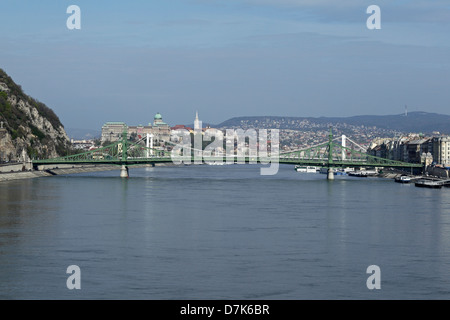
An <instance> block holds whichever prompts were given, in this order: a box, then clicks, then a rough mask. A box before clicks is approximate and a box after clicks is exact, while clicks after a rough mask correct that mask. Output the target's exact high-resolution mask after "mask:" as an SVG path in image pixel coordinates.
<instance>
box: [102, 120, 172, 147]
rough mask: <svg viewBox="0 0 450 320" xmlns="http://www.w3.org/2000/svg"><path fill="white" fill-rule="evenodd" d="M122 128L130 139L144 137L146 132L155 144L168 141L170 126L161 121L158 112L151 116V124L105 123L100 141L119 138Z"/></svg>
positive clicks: (111, 140) (110, 140)
mask: <svg viewBox="0 0 450 320" xmlns="http://www.w3.org/2000/svg"><path fill="white" fill-rule="evenodd" d="M124 130H126V131H127V133H128V138H129V139H130V138H131V139H132V140H134V139H142V138H145V137H146V135H147V133H148V134H151V135H153V141H154V143H155V146H158V145H160V144H161V143H163V142H164V141H170V126H169V125H168V124H167V123H165V122H164V121H163V118H162V115H161V114H160V113H159V112H158V113H157V114H155V117H154V118H153V125H152V124H151V123H149V124H148V126H142V125H138V126H127V125H126V124H125V123H124V122H107V123H105V124H104V125H103V127H102V139H101V141H102V143H104V142H113V141H117V140H120V139H121V137H122V133H123V131H124Z"/></svg>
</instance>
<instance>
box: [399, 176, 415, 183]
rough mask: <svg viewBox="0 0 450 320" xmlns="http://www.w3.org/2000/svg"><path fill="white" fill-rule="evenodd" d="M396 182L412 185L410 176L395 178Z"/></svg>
mask: <svg viewBox="0 0 450 320" xmlns="http://www.w3.org/2000/svg"><path fill="white" fill-rule="evenodd" d="M395 182H398V183H410V182H411V178H410V177H408V176H400V177H396V178H395Z"/></svg>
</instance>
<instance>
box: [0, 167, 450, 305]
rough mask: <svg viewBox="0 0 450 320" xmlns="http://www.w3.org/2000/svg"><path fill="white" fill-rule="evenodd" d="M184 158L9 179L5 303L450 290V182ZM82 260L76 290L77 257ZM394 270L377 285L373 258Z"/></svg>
mask: <svg viewBox="0 0 450 320" xmlns="http://www.w3.org/2000/svg"><path fill="white" fill-rule="evenodd" d="M259 173H260V172H259V166H258V165H224V166H208V165H200V166H184V167H169V166H168V167H154V168H136V169H130V178H129V179H121V178H119V172H118V171H107V172H97V173H85V174H74V175H67V176H54V177H42V178H35V179H28V180H17V181H10V182H2V183H0V298H2V299H152V300H171V299H280V300H281V299H283V300H300V299H449V298H450V189H449V188H443V189H440V190H435V189H423V188H416V187H414V185H402V184H397V183H394V182H393V180H389V179H382V178H355V177H336V179H335V180H334V181H327V180H326V175H323V174H319V173H317V174H306V173H297V172H295V171H294V170H293V167H292V166H288V165H281V166H280V170H279V172H278V174H276V175H273V176H261V175H260V174H259ZM71 265H77V266H78V267H79V268H80V275H81V276H80V283H81V289H79V290H77V289H74V290H69V289H68V288H67V286H66V281H67V279H68V277H69V276H70V274H68V273H66V271H67V267H68V266H71ZM371 265H376V266H378V267H379V269H380V274H379V275H380V277H379V283H380V284H381V288H380V289H373V290H369V289H368V287H367V285H366V281H367V279H368V278H369V277H370V276H371V274H370V273H367V268H368V267H369V266H371Z"/></svg>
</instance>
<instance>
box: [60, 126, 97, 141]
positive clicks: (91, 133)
mask: <svg viewBox="0 0 450 320" xmlns="http://www.w3.org/2000/svg"><path fill="white" fill-rule="evenodd" d="M66 132H67V135H68V136H69V138H70V139H75V140H90V139H95V138H100V137H101V135H102V132H101V131H99V130H91V129H80V128H66Z"/></svg>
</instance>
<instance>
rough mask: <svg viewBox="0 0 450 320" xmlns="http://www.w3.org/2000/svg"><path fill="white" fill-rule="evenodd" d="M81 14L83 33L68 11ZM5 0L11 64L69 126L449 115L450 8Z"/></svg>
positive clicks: (5, 55)
mask: <svg viewBox="0 0 450 320" xmlns="http://www.w3.org/2000/svg"><path fill="white" fill-rule="evenodd" d="M71 4H76V5H78V6H79V7H80V8H81V30H68V28H67V27H66V20H67V18H68V17H69V14H67V13H66V9H67V7H68V6H69V5H71ZM372 4H374V3H372V2H369V1H362V2H361V3H358V4H354V3H352V2H351V1H344V2H342V1H341V2H340V3H339V5H336V4H334V3H333V2H332V1H326V0H322V1H294V0H285V1H271V0H259V1H254V0H241V1H237V0H236V1H219V0H217V1H208V2H206V1H198V0H197V1H194V0H192V1H191V0H189V1H171V2H170V4H168V3H164V2H158V1H133V3H132V4H128V5H125V4H124V3H121V2H96V3H90V2H88V1H84V0H81V1H76V3H71V2H68V1H62V2H56V1H49V0H47V1H40V2H39V3H33V2H32V1H27V0H25V1H21V2H20V4H19V3H17V1H5V2H4V3H3V4H2V5H3V7H2V13H3V15H2V30H3V31H4V32H3V33H2V35H0V41H2V43H3V45H2V46H1V48H0V61H2V65H1V66H0V67H1V68H3V69H4V70H5V71H6V72H7V73H8V74H9V75H11V76H12V78H13V79H15V81H17V83H19V84H20V85H22V87H23V89H24V91H25V92H26V93H27V94H29V95H30V96H33V97H35V98H37V99H39V100H40V101H42V102H44V103H45V104H46V105H48V106H49V107H50V108H52V109H53V110H54V111H55V113H56V114H57V115H58V116H59V117H60V119H61V121H62V123H63V124H64V126H65V127H66V128H83V129H96V128H99V127H101V125H102V124H103V123H104V122H106V121H124V122H127V123H139V122H140V121H141V119H142V118H143V117H145V115H146V114H147V115H148V118H149V119H151V117H152V116H153V114H154V113H155V112H161V113H162V114H164V117H165V119H167V122H168V123H171V124H182V123H186V120H187V119H192V118H193V116H192V115H193V113H194V112H195V111H196V110H198V112H199V114H201V118H202V120H203V121H204V122H209V123H220V122H222V121H225V120H226V119H229V118H232V117H235V116H266V115H267V116H277V115H280V116H293V117H295V116H310V117H319V116H353V115H369V114H374V115H384V114H400V113H402V112H403V111H404V106H405V105H408V111H409V112H411V111H426V112H436V113H444V114H446V113H448V111H447V110H448V103H447V102H448V101H449V98H450V96H449V92H448V90H446V84H447V83H448V80H449V78H448V74H449V72H448V71H449V68H450V64H449V59H448V57H449V56H450V40H449V39H448V36H447V35H448V33H449V31H450V23H449V21H450V19H448V17H449V16H450V9H449V7H448V5H447V4H446V3H445V1H433V2H432V3H429V2H426V1H401V2H395V3H392V2H389V1H377V3H375V4H377V5H379V6H380V8H381V29H380V30H368V29H367V28H366V20H367V18H368V17H369V15H368V14H367V13H366V9H367V7H368V6H369V5H372Z"/></svg>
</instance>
